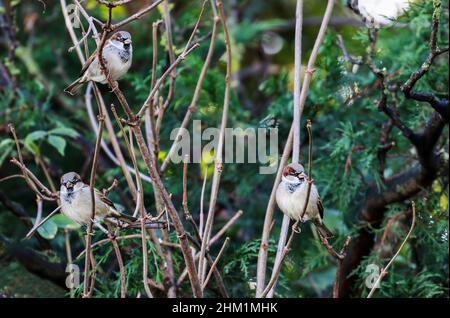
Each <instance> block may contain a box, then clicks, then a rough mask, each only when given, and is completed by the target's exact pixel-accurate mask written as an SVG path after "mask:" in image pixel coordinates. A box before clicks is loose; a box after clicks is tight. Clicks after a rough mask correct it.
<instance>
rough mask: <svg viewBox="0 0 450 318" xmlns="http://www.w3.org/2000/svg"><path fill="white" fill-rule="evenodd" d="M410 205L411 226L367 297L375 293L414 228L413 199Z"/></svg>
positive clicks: (414, 209) (414, 206)
mask: <svg viewBox="0 0 450 318" xmlns="http://www.w3.org/2000/svg"><path fill="white" fill-rule="evenodd" d="M411 206H412V213H413V215H412V222H411V227H410V228H409V231H408V234H406V237H405V239H404V240H403V242H402V244H401V245H400V247H399V248H398V250H397V253H395V254H394V256H393V257H392V258H391V260H390V261H389V263H388V264H387V265H386V267H384V268H383V269H382V270H381V272H380V275H379V276H378V279H377V280H376V281H375V284H374V285H373V287H372V289H371V290H370V292H369V295H367V298H372V296H373V294H374V293H375V291H376V289H377V288H379V287H380V282H381V280H382V279H383V278H384V276H386V275H387V274H388V269H389V267H391V265H392V263H393V262H394V261H395V259H396V258H397V256H398V255H399V254H400V251H401V250H402V248H403V246H404V245H405V244H406V242H407V241H408V239H409V237H410V236H411V233H412V231H413V230H414V225H415V223H416V203H415V202H414V201H413V202H412V203H411Z"/></svg>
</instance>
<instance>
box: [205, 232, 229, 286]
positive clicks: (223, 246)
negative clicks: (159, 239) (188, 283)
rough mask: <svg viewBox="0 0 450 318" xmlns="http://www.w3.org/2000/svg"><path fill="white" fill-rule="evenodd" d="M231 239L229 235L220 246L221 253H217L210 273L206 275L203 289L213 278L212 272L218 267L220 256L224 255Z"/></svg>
mask: <svg viewBox="0 0 450 318" xmlns="http://www.w3.org/2000/svg"><path fill="white" fill-rule="evenodd" d="M229 241H230V238H229V237H227V238H226V239H225V241H224V242H223V245H222V247H221V248H220V251H219V254H217V257H216V259H215V260H214V263H213V264H212V265H211V268H210V269H209V272H208V275H206V278H205V282H204V283H203V286H202V288H203V289H205V288H206V286H207V285H208V282H209V279H210V278H211V275H212V273H213V272H214V270H215V269H216V266H217V263H218V262H219V260H220V257H221V256H222V254H223V252H224V251H225V248H226V247H227V245H228V242H229Z"/></svg>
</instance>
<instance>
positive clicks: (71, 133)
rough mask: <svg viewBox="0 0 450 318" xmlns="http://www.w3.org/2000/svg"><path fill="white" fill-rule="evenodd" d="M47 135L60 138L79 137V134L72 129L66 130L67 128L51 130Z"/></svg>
mask: <svg viewBox="0 0 450 318" xmlns="http://www.w3.org/2000/svg"><path fill="white" fill-rule="evenodd" d="M48 133H49V134H51V135H61V136H67V137H72V138H75V137H78V136H79V133H78V132H77V131H76V130H74V129H72V128H67V127H57V128H53V129H52V130H50V131H49V132H48Z"/></svg>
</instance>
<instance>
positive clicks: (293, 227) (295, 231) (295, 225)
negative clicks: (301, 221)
mask: <svg viewBox="0 0 450 318" xmlns="http://www.w3.org/2000/svg"><path fill="white" fill-rule="evenodd" d="M292 232H294V233H297V234H298V233H300V232H301V230H300V228H299V227H298V224H297V223H295V224H294V225H292Z"/></svg>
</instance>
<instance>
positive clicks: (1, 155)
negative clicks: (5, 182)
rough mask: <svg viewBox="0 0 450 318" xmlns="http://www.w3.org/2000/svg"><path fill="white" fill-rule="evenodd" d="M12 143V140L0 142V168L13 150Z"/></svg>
mask: <svg viewBox="0 0 450 318" xmlns="http://www.w3.org/2000/svg"><path fill="white" fill-rule="evenodd" d="M13 143H14V141H13V140H12V139H9V138H7V139H4V140H2V141H1V142H0V166H1V165H2V163H3V160H5V158H6V156H8V154H9V152H10V151H11V150H12V148H13Z"/></svg>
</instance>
